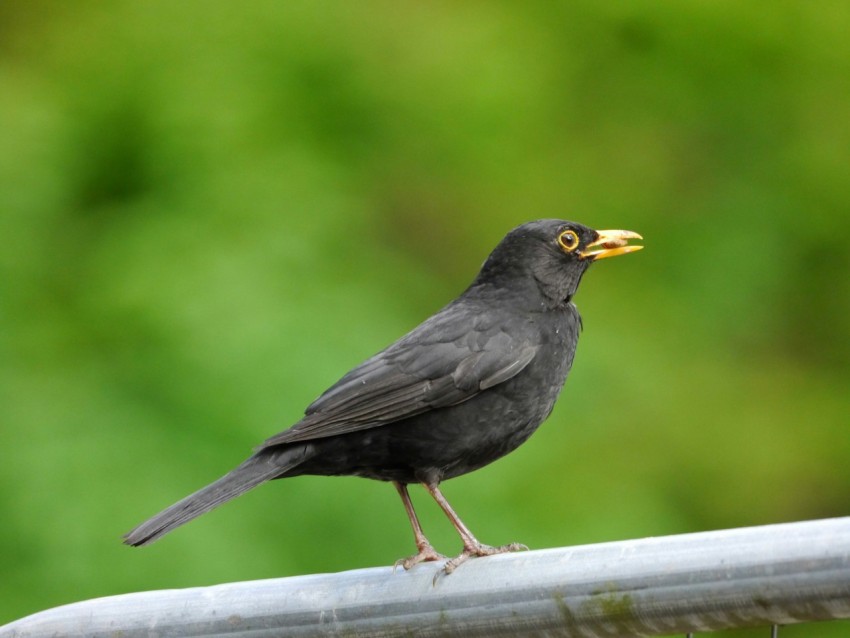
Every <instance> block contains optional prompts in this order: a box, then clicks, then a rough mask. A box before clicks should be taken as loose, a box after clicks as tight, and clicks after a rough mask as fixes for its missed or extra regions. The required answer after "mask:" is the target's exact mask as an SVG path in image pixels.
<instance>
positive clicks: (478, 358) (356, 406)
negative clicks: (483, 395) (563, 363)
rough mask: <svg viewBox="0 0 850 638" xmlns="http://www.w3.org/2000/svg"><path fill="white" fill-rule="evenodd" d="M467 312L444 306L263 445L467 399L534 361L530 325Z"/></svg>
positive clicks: (359, 427) (331, 433) (339, 431)
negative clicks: (504, 325)
mask: <svg viewBox="0 0 850 638" xmlns="http://www.w3.org/2000/svg"><path fill="white" fill-rule="evenodd" d="M477 316H480V314H476V313H471V312H470V311H469V309H463V308H457V307H455V306H453V305H450V306H448V307H446V308H445V309H444V310H443V311H442V312H440V313H438V314H437V315H435V316H434V317H432V318H431V319H429V320H428V321H426V322H425V323H423V324H422V325H420V326H419V327H418V328H416V329H414V330H413V331H412V332H410V333H408V334H407V335H406V336H405V337H402V338H401V339H400V340H399V341H397V342H396V343H394V344H393V345H391V346H390V347H388V348H386V349H385V350H383V351H382V352H379V353H378V354H376V355H375V356H373V357H372V358H370V359H367V360H366V361H365V362H363V363H362V364H361V365H359V366H358V367H356V368H354V369H353V370H351V371H350V372H349V373H348V374H346V375H345V376H344V377H342V379H340V380H339V381H338V382H337V383H336V384H334V385H333V386H331V387H330V388H329V389H328V390H327V391H326V392H325V393H324V394H322V395H321V396H320V397H319V398H318V399H316V400H315V401H314V402H313V403H312V404H311V405H310V406H309V407H308V408H307V410H306V412H305V416H304V418H303V419H302V420H301V421H299V422H298V423H296V424H295V425H293V426H292V427H291V428H289V429H288V430H285V431H284V432H281V433H280V434H277V435H275V436H273V437H271V438H270V439H268V440H267V441H266V442H265V443H263V445H262V446H261V447H268V446H271V445H278V444H282V443H291V442H294V441H304V440H308V439H314V438H323V437H328V436H336V435H339V434H347V433H349V432H355V431H358V430H363V429H368V428H372V427H379V426H381V425H386V424H388V423H393V422H395V421H400V420H402V419H406V418H410V417H412V416H416V415H418V414H422V413H423V412H425V411H428V410H433V409H437V408H442V407H447V406H450V405H455V404H457V403H461V402H463V401H466V400H468V399H470V398H472V397H473V396H475V395H476V394H478V393H479V392H481V391H482V390H486V389H488V388H491V387H493V386H496V385H498V384H500V383H504V382H505V381H507V380H509V379H511V378H512V377H514V376H516V375H517V374H519V373H520V372H521V371H522V370H523V369H525V367H526V366H528V364H529V363H531V361H532V360H533V359H534V356H535V354H536V352H537V349H538V348H537V346H533V345H530V344H531V343H534V340H533V339H531V338H530V336H531V334H530V330H531V327H530V326H531V324H523V325H522V327H519V328H517V327H516V324H512V328H514V331H513V333H512V334H509V333H507V332H505V331H503V330H499V329H498V328H496V327H495V326H494V322H493V321H492V320H490V321H481V320H478V319H476V317H477Z"/></svg>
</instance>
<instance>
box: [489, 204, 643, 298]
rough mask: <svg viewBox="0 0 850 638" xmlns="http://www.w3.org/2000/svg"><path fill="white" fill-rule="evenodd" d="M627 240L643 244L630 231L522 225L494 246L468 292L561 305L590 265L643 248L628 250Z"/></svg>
mask: <svg viewBox="0 0 850 638" xmlns="http://www.w3.org/2000/svg"><path fill="white" fill-rule="evenodd" d="M630 239H643V238H642V237H641V236H640V235H638V234H637V233H635V232H632V231H630V230H593V229H592V228H588V227H587V226H583V225H581V224H578V223H576V222H569V221H564V220H561V219H542V220H538V221H534V222H528V223H527V224H523V225H522V226H518V227H517V228H514V229H513V230H512V231H511V232H509V233H508V234H507V235H506V236H505V238H504V239H503V240H502V241H501V242H500V243H499V245H498V246H496V248H495V249H494V250H493V252H492V253H490V256H489V257H488V258H487V261H485V262H484V266H483V267H482V268H481V272H480V273H479V274H478V277H476V279H475V282H473V286H476V285H481V284H484V285H488V286H494V287H497V288H500V287H503V288H508V289H510V290H512V291H516V292H525V293H527V294H529V295H538V294H539V295H540V296H541V297H542V301H543V302H544V303H546V304H547V305H558V304H562V303H565V302H567V301H569V300H570V299H571V298H572V296H573V295H574V294H575V291H576V289H577V288H578V285H579V282H580V281H581V277H582V275H583V274H584V272H585V271H586V270H587V268H588V266H590V264H592V263H593V262H595V261H599V260H600V259H606V258H608V257H616V256H617V255H625V254H626V253H631V252H634V251H636V250H640V249H641V248H643V246H635V245H629V243H628V242H629V240H630ZM520 282H522V283H520Z"/></svg>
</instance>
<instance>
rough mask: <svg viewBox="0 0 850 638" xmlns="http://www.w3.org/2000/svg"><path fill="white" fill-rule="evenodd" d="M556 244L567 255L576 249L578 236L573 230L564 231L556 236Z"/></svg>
mask: <svg viewBox="0 0 850 638" xmlns="http://www.w3.org/2000/svg"><path fill="white" fill-rule="evenodd" d="M558 243H559V244H560V245H561V248H563V249H564V250H565V251H567V252H568V253H571V252H572V251H574V250H575V249H576V248H578V235H577V234H576V232H575V231H574V230H565V231H564V232H562V233H561V234H560V235H558Z"/></svg>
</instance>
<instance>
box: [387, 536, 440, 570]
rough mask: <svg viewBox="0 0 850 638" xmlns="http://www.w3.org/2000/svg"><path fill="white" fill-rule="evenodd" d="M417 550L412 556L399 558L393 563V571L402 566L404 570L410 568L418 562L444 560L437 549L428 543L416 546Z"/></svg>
mask: <svg viewBox="0 0 850 638" xmlns="http://www.w3.org/2000/svg"><path fill="white" fill-rule="evenodd" d="M418 549H419V552H417V553H416V554H414V555H413V556H408V557H407V558H399V559H398V560H397V561H396V562H395V565H393V571H395V570H396V569H398V568H399V567H404V569H405V570H408V569H410V568H411V567H413V566H414V565H417V564H419V563H424V562H427V561H432V560H445V559H446V557H445V556H443V555H442V554H440V553H439V552H438V551H437V550H435V549H434V548H433V547H431V544H430V543H425V544H423V545H420V546H419V547H418Z"/></svg>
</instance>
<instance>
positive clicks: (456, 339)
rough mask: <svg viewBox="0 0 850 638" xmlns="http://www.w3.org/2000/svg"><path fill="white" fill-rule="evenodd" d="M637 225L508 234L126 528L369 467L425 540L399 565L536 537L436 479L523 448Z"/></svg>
mask: <svg viewBox="0 0 850 638" xmlns="http://www.w3.org/2000/svg"><path fill="white" fill-rule="evenodd" d="M633 239H643V238H642V237H641V236H640V235H639V234H637V233H636V232H633V231H627V230H593V229H592V228H589V227H587V226H584V225H582V224H579V223H576V222H570V221H565V220H559V219H542V220H537V221H532V222H528V223H525V224H522V225H520V226H517V227H516V228H514V229H513V230H511V231H510V232H508V234H507V235H506V236H505V237H504V238H503V239H502V240H501V242H499V244H498V245H497V246H496V247H495V249H493V251H492V252H491V253H490V255H489V257H487V259H486V260H485V262H484V264H483V266H482V267H481V269H480V271H479V273H478V275H477V276H476V277H475V278H474V279H473V281H472V283H471V284H470V285H469V287H468V288H466V290H465V291H464V292H463V293H462V294H461V295H460V296H459V297H457V298H456V299H454V300H453V301H451V302H450V303H449V304H448V305H446V306H445V307H444V308H442V309H441V310H439V311H438V312H437V313H436V314H434V315H433V316H431V317H430V318H428V319H426V320H425V321H424V322H423V323H421V324H420V325H419V326H417V327H416V328H414V329H413V330H411V331H410V332H408V333H407V334H406V335H404V336H403V337H401V338H400V339H398V340H397V341H396V342H395V343H393V344H391V345H390V346H388V347H387V348H385V349H383V350H381V351H380V352H378V353H377V354H376V355H374V356H372V357H371V358H369V359H367V360H366V361H364V362H363V363H361V364H360V365H358V366H357V367H355V368H353V369H352V370H351V371H349V372H348V373H347V374H345V375H344V376H343V377H342V378H341V379H340V380H339V381H337V382H336V383H335V384H334V385H332V386H331V387H330V388H328V389H327V390H326V391H325V392H324V393H323V394H321V395H320V396H319V397H318V398H317V399H316V400H315V401H313V403H311V404H310V405H309V406H308V407H307V409H306V410H305V413H304V416H303V418H301V419H300V420H299V421H297V422H296V423H295V424H294V425H292V426H291V427H290V428H288V429H286V430H284V431H283V432H280V433H278V434H275V435H274V436H272V437H270V438H268V439H267V440H266V441H264V442H263V443H262V444H261V445H260V446H259V447H257V448H255V450H254V453H253V454H252V455H251V456H249V457H248V458H247V459H246V460H245V461H244V462H243V463H241V464H240V465H238V466H237V467H236V468H235V469H233V470H232V471H230V472H229V473H227V474H225V475H224V476H222V477H221V478H220V479H218V480H217V481H215V482H213V483H211V484H210V485H208V486H206V487H204V488H202V489H200V490H199V491H197V492H195V493H193V494H191V495H189V496H187V497H185V498H183V499H182V500H180V501H178V502H177V503H175V504H173V505H171V506H170V507H168V508H166V509H165V510H163V511H162V512H160V513H159V514H157V515H155V516H153V517H152V518H150V519H149V520H147V521H145V522H143V523H141V524H140V525H138V526H137V527H136V528H134V529H133V530H131V531H130V532H128V533H127V534H126V535H125V536H124V543H126V544H127V545H132V546H140V545H147V544H149V543H151V542H153V541H155V540H157V539H159V538H160V537H162V536H163V535H165V534H167V533H169V532H171V531H172V530H174V529H175V528H177V527H179V526H181V525H183V524H184V523H187V522H189V521H190V520H192V519H194V518H196V517H198V516H200V515H202V514H204V513H206V512H208V511H210V510H211V509H213V508H214V507H217V506H219V505H221V504H222V503H224V502H226V501H229V500H231V499H233V498H235V497H237V496H239V495H240V494H243V493H244V492H246V491H248V490H250V489H252V488H254V487H257V486H258V485H260V484H262V483H265V482H267V481H269V480H272V479H282V478H288V477H293V476H299V475H321V476H359V477H364V478H368V479H374V480H378V481H384V482H389V483H392V484H393V485H394V487H395V489H396V490H397V491H398V494H399V495H400V497H401V500H402V503H403V505H404V509H405V512H406V514H407V517H408V519H409V522H410V525H411V527H412V529H413V537H414V543H415V545H416V553H415V554H413V555H411V556H409V557H407V558H403V559H400V560H399V561H397V562H396V566H398V565H401V566H403V567H404V568H405V569H410V568H411V567H413V566H414V565H416V564H418V563H422V562H426V561H442V560H444V561H445V563H444V565H443V571H444V572H445V573H446V574H449V573H451V572H452V571H454V570H455V569H456V568H457V567H458V566H460V565H461V564H463V563H464V562H465V561H467V560H468V559H470V558H472V557H480V556H489V555H493V554H500V553H503V552H512V551H518V550H523V549H527V548H526V547H525V546H524V545H521V544H519V543H509V544H507V545H502V546H495V547H494V546H490V545H485V544H483V543H481V542H480V541H479V540H478V539H477V538H476V537H475V536H474V535H473V534H472V532H471V531H470V530H469V528H468V527H467V526H466V525H465V524H464V523H463V522H462V521H461V519H460V517H459V516H458V515H457V513H456V512H455V510H454V509H453V508H452V507H451V505H450V504H449V502H448V500H446V498H445V497H444V496H443V493H442V491H441V490H440V484H441V482H443V481H445V480H448V479H451V478H455V477H457V476H461V475H463V474H466V473H468V472H472V471H475V470H477V469H479V468H481V467H483V466H485V465H488V464H489V463H491V462H493V461H495V460H497V459H499V458H501V457H502V456H504V455H506V454H508V453H509V452H511V451H513V450H515V449H516V448H517V447H519V446H520V445H521V444H522V443H524V442H525V441H526V440H527V439H528V438H529V437H530V436H531V435H532V434H533V433H534V432H535V430H537V428H538V426H540V424H541V423H543V421H544V420H545V419H546V418H547V417H548V416H549V414H550V412H551V411H552V408H553V407H554V405H555V401H556V399H557V398H558V395H559V393H560V392H561V388H562V387H563V386H564V383H565V381H566V379H567V374H568V373H569V371H570V368H571V367H572V363H573V357H574V355H575V351H576V344H577V342H578V337H579V333H580V331H581V329H582V320H581V316H580V315H579V312H578V309H577V308H576V306H575V304H574V303H573V296H574V295H575V293H576V290H577V289H578V286H579V283H580V282H581V279H582V276H583V275H584V273H585V272H586V271H587V269H588V267H589V266H590V265H591V264H593V263H595V262H597V261H600V260H602V259H606V258H610V257H615V256H618V255H624V254H627V253H630V252H634V251H637V250H640V249H641V248H643V246H642V245H634V244H629V243H628V242H629V240H633ZM417 483H418V484H421V485H422V486H424V488H425V490H426V491H427V492H428V493H429V494H430V495H431V497H433V499H434V500H435V501H436V502H437V504H438V505H439V507H440V508H441V509H442V510H443V512H444V513H445V515H446V516H447V517H448V519H449V521H450V522H451V524H452V525H453V526H454V528H455V530H456V531H457V533H458V535H459V536H460V539H461V541H462V543H463V549H462V551H461V553H460V554H459V555H458V556H455V557H454V558H451V559H448V558H447V557H446V556H444V555H442V554H440V553H438V552H437V551H436V550H435V549H434V547H433V546H432V544H431V543H430V541H429V540H428V539H427V537H426V536H425V534H424V532H423V530H422V526H421V524H420V522H419V519H418V517H417V515H416V512H415V511H414V508H413V504H412V502H411V500H410V495H409V492H408V486H409V485H415V484H417Z"/></svg>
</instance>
